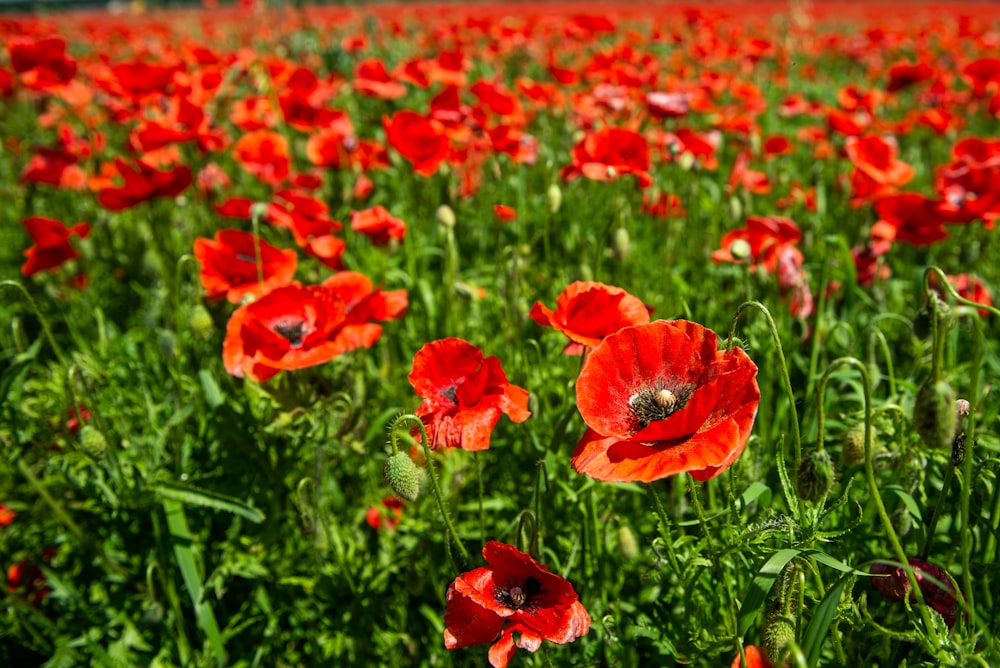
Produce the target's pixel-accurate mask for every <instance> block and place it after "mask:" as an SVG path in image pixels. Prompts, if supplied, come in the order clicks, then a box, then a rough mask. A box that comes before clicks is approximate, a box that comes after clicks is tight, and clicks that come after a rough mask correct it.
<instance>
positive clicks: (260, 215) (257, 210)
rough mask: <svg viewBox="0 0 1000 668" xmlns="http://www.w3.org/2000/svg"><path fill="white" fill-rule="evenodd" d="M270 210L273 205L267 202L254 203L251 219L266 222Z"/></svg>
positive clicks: (251, 206) (251, 208) (251, 207)
mask: <svg viewBox="0 0 1000 668" xmlns="http://www.w3.org/2000/svg"><path fill="white" fill-rule="evenodd" d="M270 208H271V205H270V204H268V203H267V202H254V203H253V204H251V205H250V217H251V218H254V219H256V220H264V219H266V218H267V212H268V211H269V210H270Z"/></svg>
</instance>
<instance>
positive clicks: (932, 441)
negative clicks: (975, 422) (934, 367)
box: [913, 379, 958, 449]
mask: <svg viewBox="0 0 1000 668" xmlns="http://www.w3.org/2000/svg"><path fill="white" fill-rule="evenodd" d="M957 424H958V413H957V412H956V410H955V391H954V390H953V389H952V388H951V385H949V384H948V383H947V382H946V381H943V380H942V381H938V382H934V381H932V380H930V379H928V380H927V381H926V382H925V383H924V384H923V385H921V386H920V389H919V390H918V391H917V399H916V401H915V402H914V404H913V426H914V428H915V429H916V431H917V434H919V435H920V439H921V440H922V441H923V442H924V445H926V446H927V447H928V448H932V449H938V448H950V447H951V444H952V441H953V440H954V438H955V427H956V426H957Z"/></svg>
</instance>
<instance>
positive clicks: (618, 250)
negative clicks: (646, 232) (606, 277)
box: [611, 227, 632, 262]
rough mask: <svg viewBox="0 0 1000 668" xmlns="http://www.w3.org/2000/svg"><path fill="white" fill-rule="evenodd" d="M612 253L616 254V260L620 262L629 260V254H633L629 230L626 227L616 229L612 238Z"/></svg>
mask: <svg viewBox="0 0 1000 668" xmlns="http://www.w3.org/2000/svg"><path fill="white" fill-rule="evenodd" d="M611 252H613V253H614V255H615V259H617V260H618V261H619V262H620V261H622V260H624V259H625V258H627V257H628V254H629V253H631V252H632V241H631V239H630V238H629V235H628V230H627V229H625V228H624V227H619V228H618V229H616V230H615V232H614V235H613V236H612V237H611Z"/></svg>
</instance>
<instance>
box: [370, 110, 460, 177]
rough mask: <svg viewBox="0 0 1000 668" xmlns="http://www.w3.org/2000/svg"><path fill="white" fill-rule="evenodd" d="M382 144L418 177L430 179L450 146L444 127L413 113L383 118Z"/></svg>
mask: <svg viewBox="0 0 1000 668" xmlns="http://www.w3.org/2000/svg"><path fill="white" fill-rule="evenodd" d="M382 124H383V125H384V126H385V134H386V141H387V142H388V144H389V145H390V146H392V147H393V148H394V149H396V151H398V152H399V154H400V155H401V156H403V157H404V158H406V159H407V160H408V161H409V162H410V164H412V165H413V171H415V172H416V173H417V174H420V175H421V176H431V175H433V174H434V172H436V171H437V170H438V167H440V166H441V163H442V162H444V160H445V158H447V157H448V152H449V151H450V149H451V144H450V143H449V142H448V137H447V136H446V135H445V134H444V128H443V127H442V125H441V124H440V123H438V122H436V121H432V120H430V119H428V118H426V117H424V116H421V115H420V114H418V113H416V112H413V111H400V112H397V113H396V114H394V115H393V116H392V118H388V117H383V118H382Z"/></svg>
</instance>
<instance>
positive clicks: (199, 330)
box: [189, 304, 215, 339]
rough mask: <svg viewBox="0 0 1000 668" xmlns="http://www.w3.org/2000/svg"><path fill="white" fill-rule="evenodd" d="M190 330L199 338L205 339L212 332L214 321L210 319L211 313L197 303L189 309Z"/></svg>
mask: <svg viewBox="0 0 1000 668" xmlns="http://www.w3.org/2000/svg"><path fill="white" fill-rule="evenodd" d="M189 322H190V323H191V331H192V332H194V335H195V336H197V337H198V338H199V339H207V338H208V337H209V336H210V335H211V334H212V329H213V327H214V326H215V323H214V322H213V321H212V314H211V313H209V312H208V309H207V308H205V307H204V306H203V305H202V304H197V305H196V306H195V307H194V308H193V309H191V315H190V320H189Z"/></svg>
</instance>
